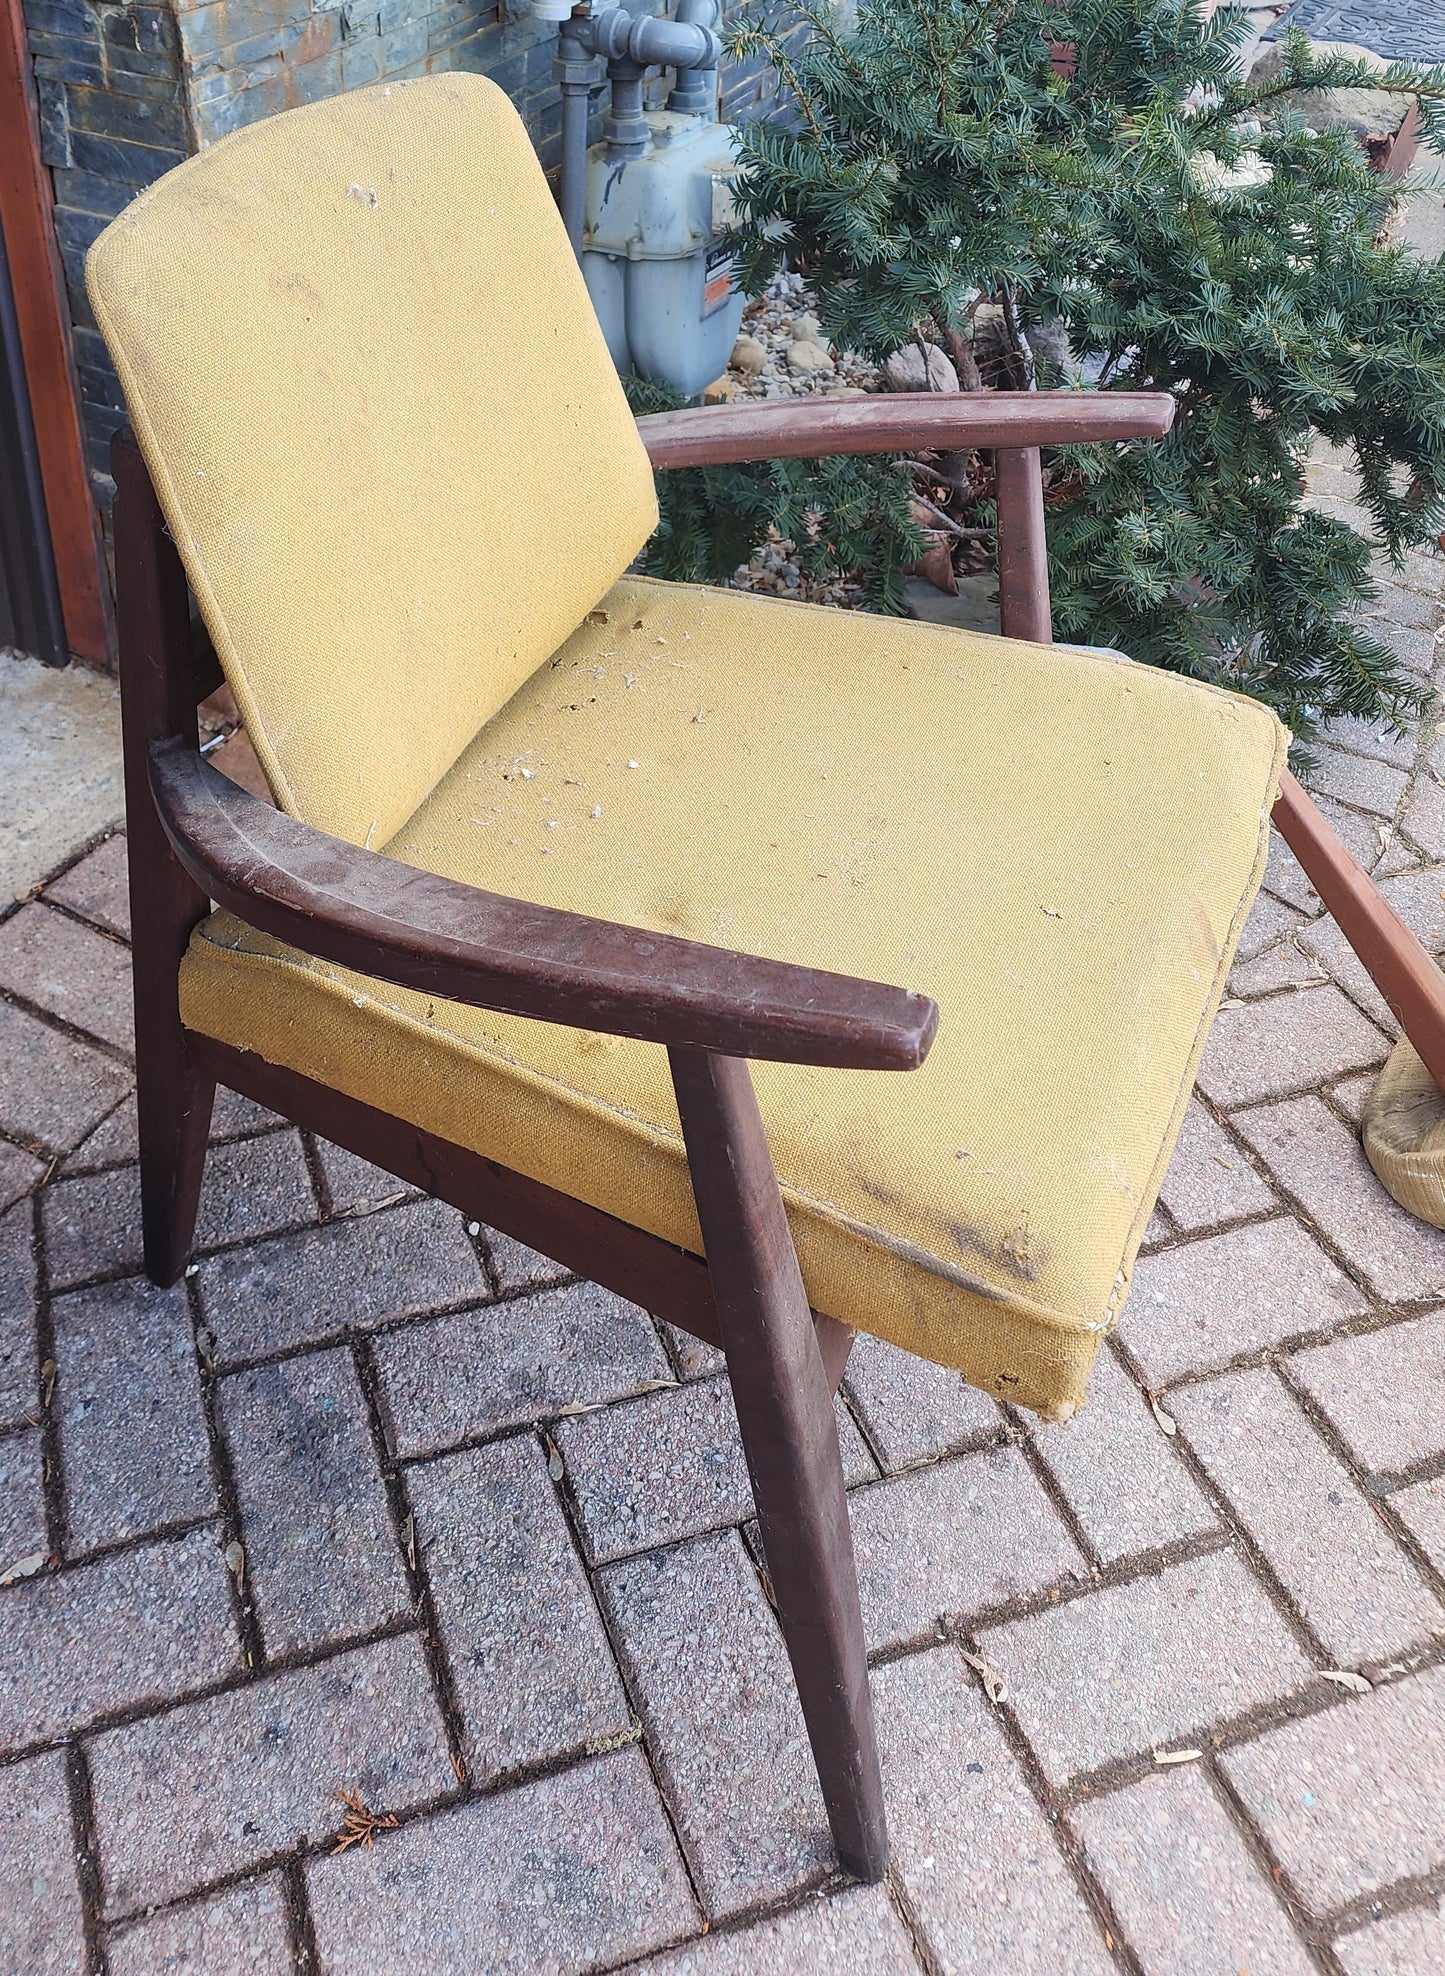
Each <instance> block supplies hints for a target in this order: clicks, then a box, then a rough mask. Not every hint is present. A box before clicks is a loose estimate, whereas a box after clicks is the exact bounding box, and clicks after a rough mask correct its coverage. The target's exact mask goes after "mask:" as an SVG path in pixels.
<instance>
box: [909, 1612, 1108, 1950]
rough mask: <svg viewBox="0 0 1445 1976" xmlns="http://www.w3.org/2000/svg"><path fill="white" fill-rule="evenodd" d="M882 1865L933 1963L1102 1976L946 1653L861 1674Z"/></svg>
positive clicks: (1014, 1767)
mask: <svg viewBox="0 0 1445 1976" xmlns="http://www.w3.org/2000/svg"><path fill="white" fill-rule="evenodd" d="M873 1692H874V1697H875V1700H876V1705H877V1709H878V1735H879V1742H880V1744H881V1746H882V1755H883V1784H884V1795H885V1797H886V1799H887V1804H888V1829H889V1836H890V1838H891V1840H892V1853H893V1865H894V1868H895V1870H896V1872H897V1874H898V1876H899V1878H900V1879H901V1881H902V1882H903V1885H904V1887H905V1888H906V1889H907V1892H908V1897H909V1900H910V1901H911V1903H912V1905H913V1910H914V1913H915V1914H916V1916H917V1918H918V1921H919V1924H920V1927H921V1929H922V1932H923V1934H924V1937H925V1939H926V1941H927V1943H928V1946H929V1948H930V1950H931V1951H932V1953H933V1955H934V1956H935V1957H936V1958H937V1961H938V1965H939V1967H941V1968H943V1969H947V1970H958V1971H963V1970H998V1971H1000V1972H1002V1971H1005V1970H1007V1971H1008V1972H1009V1976H1105V1972H1107V1971H1111V1970H1113V1968H1114V1966H1115V1965H1114V1962H1113V1959H1112V1957H1111V1956H1110V1955H1109V1954H1108V1952H1107V1950H1106V1949H1105V1947H1104V1943H1103V1938H1102V1937H1101V1935H1100V1934H1099V1932H1098V1929H1097V1926H1096V1924H1095V1922H1094V1918H1093V1916H1092V1914H1091V1913H1090V1911H1089V1909H1088V1907H1087V1906H1086V1904H1085V1902H1084V1898H1083V1896H1082V1894H1081V1893H1080V1892H1079V1889H1078V1886H1077V1885H1076V1883H1075V1881H1074V1878H1073V1875H1072V1874H1071V1873H1070V1871H1069V1869H1068V1867H1067V1866H1066V1864H1065V1862H1064V1859H1063V1856H1062V1854H1061V1853H1060V1851H1059V1849H1058V1846H1057V1845H1056V1843H1055V1840H1054V1837H1053V1834H1052V1833H1051V1832H1050V1830H1049V1826H1048V1823H1047V1821H1046V1820H1045V1818H1044V1815H1043V1813H1042V1812H1041V1811H1040V1810H1039V1808H1038V1805H1037V1804H1036V1802H1035V1801H1034V1798H1033V1796H1032V1794H1031V1793H1030V1791H1029V1789H1028V1786H1027V1785H1026V1783H1025V1782H1024V1779H1023V1776H1022V1775H1021V1773H1020V1771H1019V1767H1018V1764H1017V1763H1016V1761H1015V1759H1014V1756H1013V1753H1012V1751H1011V1750H1010V1749H1009V1747H1008V1744H1007V1742H1006V1741H1005V1739H1004V1735H1003V1731H1002V1729H1001V1727H1000V1725H999V1723H998V1721H997V1719H996V1718H995V1717H994V1716H993V1714H992V1713H991V1712H990V1710H989V1707H988V1705H987V1704H986V1703H985V1701H984V1700H983V1697H982V1695H981V1694H980V1692H979V1690H978V1687H977V1686H976V1684H975V1683H974V1681H973V1678H972V1676H971V1675H970V1673H969V1671H968V1668H967V1667H966V1666H965V1664H964V1661H963V1658H962V1656H961V1655H960V1654H958V1653H957V1652H956V1651H955V1650H954V1649H952V1648H949V1647H945V1648H940V1649H939V1650H938V1651H937V1652H934V1653H927V1654H917V1655H915V1656H914V1657H913V1658H912V1659H909V1660H900V1661H895V1662H894V1663H893V1664H892V1665H891V1666H889V1667H881V1668H879V1669H878V1671H877V1672H876V1673H875V1674H874V1676H873Z"/></svg>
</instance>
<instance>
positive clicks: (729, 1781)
mask: <svg viewBox="0 0 1445 1976" xmlns="http://www.w3.org/2000/svg"><path fill="white" fill-rule="evenodd" d="M598 1584H599V1586H600V1589H601V1594H602V1599H603V1603H604V1604H605V1606H606V1607H607V1610H608V1614H609V1616H610V1618H611V1620H612V1627H613V1633H614V1636H615V1637H616V1638H617V1639H618V1641H619V1643H620V1651H621V1654H622V1661H623V1667H624V1669H625V1671H626V1673H627V1676H628V1680H629V1682H630V1683H631V1686H632V1691H633V1693H634V1694H635V1695H636V1696H637V1698H638V1703H639V1706H640V1708H641V1711H642V1719H643V1722H644V1725H645V1727H646V1730H647V1736H648V1744H649V1747H650V1748H651V1750H652V1753H653V1757H654V1760H655V1761H656V1763H657V1768H658V1773H659V1775H660V1776H661V1779H662V1786H663V1789H664V1791H666V1793H667V1796H668V1801H669V1803H670V1804H671V1807H672V1811H673V1815H674V1816H675V1818H676V1819H677V1823H678V1829H679V1830H680V1832H681V1834H682V1840H683V1844H684V1845H685V1846H686V1847H687V1851H688V1857H689V1861H690V1863H691V1866H692V1870H693V1877H694V1879H695V1880H696V1882H697V1885H698V1889H699V1891H700V1893H701V1895H702V1898H703V1904H704V1905H705V1907H706V1908H707V1911H708V1913H709V1914H710V1915H712V1916H713V1917H714V1918H716V1917H718V1916H720V1915H723V1914H729V1913H734V1912H736V1911H737V1910H738V1909H739V1908H743V1907H749V1906H752V1905H753V1904H754V1903H756V1902H759V1901H765V1900H776V1899H778V1898H779V1897H780V1896H782V1895H783V1894H786V1893H789V1892H791V1891H792V1890H793V1889H795V1888H797V1887H800V1886H803V1885H805V1884H806V1883H807V1882H808V1881H809V1880H813V1879H817V1878H818V1877H820V1876H821V1874H822V1873H824V1872H825V1871H826V1870H827V1869H828V1868H829V1867H831V1866H832V1864H833V1847H832V1841H831V1839H830V1837H829V1833H828V1824H827V1815H826V1813H825V1811H824V1809H823V1796H822V1792H821V1790H820V1789H819V1786H818V1778H817V1773H816V1771H815V1770H814V1767H813V1758H812V1752H811V1750H810V1748H809V1745H808V1738H807V1732H806V1730H805V1729H804V1726H803V1712H802V1709H801V1707H800V1705H799V1702H798V1693H797V1688H796V1687H795V1685H794V1682H793V1674H792V1669H791V1667H790V1666H789V1664H788V1657H787V1653H786V1651H785V1649H784V1647H783V1639H782V1635H781V1633H780V1632H779V1630H778V1625H777V1621H776V1619H775V1618H774V1616H773V1614H772V1611H771V1610H770V1608H769V1606H768V1604H767V1601H766V1600H765V1599H764V1597H763V1594H762V1589H761V1587H760V1586H759V1584H758V1579H757V1574H756V1572H755V1571H754V1570H753V1567H752V1565H751V1564H750V1563H749V1562H748V1559H747V1555H746V1553H745V1552H744V1550H743V1546H742V1540H741V1538H740V1537H739V1536H738V1535H737V1533H736V1532H735V1531H731V1530H730V1531H727V1532H726V1533H724V1534H722V1535H720V1536H715V1537H698V1538H695V1539H693V1541H692V1542H690V1543H687V1544H682V1545H680V1546H679V1547H678V1548H677V1549H676V1550H672V1551H653V1552H649V1553H646V1554H644V1555H643V1556H642V1557H637V1558H631V1559H629V1560H628V1561H627V1562H626V1563H624V1564H615V1565H610V1566H608V1568H607V1569H606V1570H605V1571H602V1572H600V1573H599V1574H598Z"/></svg>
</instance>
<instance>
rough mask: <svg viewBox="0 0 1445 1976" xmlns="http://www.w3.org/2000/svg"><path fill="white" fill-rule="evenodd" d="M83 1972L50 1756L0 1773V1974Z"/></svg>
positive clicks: (74, 1891)
mask: <svg viewBox="0 0 1445 1976" xmlns="http://www.w3.org/2000/svg"><path fill="white" fill-rule="evenodd" d="M0 1597H3V1594H0ZM86 1966H87V1964H86V1954H85V1923H84V1918H83V1913H82V1909H81V1905H80V1883H79V1881H78V1880H77V1878H76V1873H75V1841H74V1839H73V1838H72V1836H71V1823H70V1794H69V1791H68V1790H67V1788H66V1782H65V1757H64V1754H63V1753H62V1752H60V1751H55V1752H53V1753H51V1754H49V1755H46V1756H33V1757H31V1758H30V1759H29V1761H28V1762H26V1763H13V1764H11V1765H10V1766H9V1767H8V1768H7V1769H3V1770H0V1968H3V1969H4V1970H5V1973H6V1976H76V1972H77V1971H79V1970H82V1969H84V1968H85V1967H86Z"/></svg>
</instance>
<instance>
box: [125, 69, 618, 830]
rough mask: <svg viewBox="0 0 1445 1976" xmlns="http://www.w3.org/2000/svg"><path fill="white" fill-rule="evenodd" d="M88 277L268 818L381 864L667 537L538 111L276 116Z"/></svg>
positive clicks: (144, 207)
mask: <svg viewBox="0 0 1445 1976" xmlns="http://www.w3.org/2000/svg"><path fill="white" fill-rule="evenodd" d="M86 273H87V281H88V284H89V289H90V294H91V299H92V302H93V305H94V308H95V316H96V321H97V322H98V323H99V325H100V328H101V331H102V333H103V335H104V337H105V340H106V343H107V346H108V347H109V350H110V353H111V356H112V357H113V358H114V360H115V365H116V369H117V371H118V373H119V375H120V379H121V382H122V384H123V385H124V386H125V395H126V403H127V405H128V407H129V409H130V415H131V420H132V422H133V424H134V427H135V431H136V437H137V439H138V440H139V442H140V446H141V450H142V452H143V453H144V455H145V458H146V463H147V465H148V466H149V468H150V472H151V477H152V479H153V480H154V482H155V485H156V490H157V493H158V495H159V497H160V501H161V505H162V507H163V508H164V510H165V516H166V520H167V522H168V524H169V526H170V529H171V532H172V534H173V535H174V537H175V540H176V543H177V546H178V547H179V549H180V551H181V555H182V557H183V559H184V561H185V565H186V573H187V575H188V576H189V577H190V580H191V586H192V588H193V589H194V591H195V593H196V596H197V599H198V601H199V603H200V606H201V610H202V613H203V615H204V617H205V620H206V624H207V627H208V628H209V630H210V633H211V636H212V638H213V639H214V641H215V645H216V650H217V652H218V653H219V654H220V658H221V662H222V665H223V666H224V668H225V672H226V678H227V680H228V681H229V683H230V686H231V688H232V690H233V691H234V693H235V695H236V699H237V701H238V703H239V705H240V708H241V711H242V713H243V714H244V716H245V720H246V726H247V730H248V731H249V733H250V736H251V739H252V741H253V742H254V744H255V748H256V753H257V755H258V756H259V757H260V760H261V765H262V767H263V768H264V769H265V771H266V775H267V779H268V780H269V782H270V784H271V787H272V789H273V791H274V792H275V794H276V797H277V799H278V801H279V802H280V803H281V805H282V807H283V808H284V809H287V810H289V811H291V812H292V814H293V815H296V816H301V817H305V818H306V819H307V821H308V822H310V823H314V824H317V825H319V826H320V827H321V828H322V829H325V830H329V831H331V832H333V833H334V834H335V835H337V836H341V837H346V838H348V839H350V841H351V842H353V843H357V844H361V843H368V842H369V843H371V844H373V845H375V844H384V843H385V842H386V840H387V838H388V837H390V836H391V835H392V833H393V832H394V831H395V830H396V829H397V827H398V825H400V824H401V823H403V822H404V821H405V820H406V818H407V817H409V816H410V815H411V813H412V812H413V810H415V808H416V806H417V804H418V803H419V802H420V801H421V800H422V798H423V797H424V796H425V795H426V794H427V792H428V791H429V790H430V789H431V788H432V787H433V785H434V784H435V783H436V782H437V780H438V778H439V777H440V776H441V775H442V774H443V773H444V772H445V771H446V770H447V769H449V768H450V767H451V765H452V763H453V762H454V761H455V760H456V758H457V756H458V755H459V754H460V753H461V751H462V749H463V748H464V747H465V746H466V745H467V743H468V742H469V741H470V740H471V739H472V736H473V735H474V734H475V733H476V731H477V729H478V728H479V727H480V726H481V724H482V722H483V721H484V720H486V719H487V718H488V716H489V715H491V714H493V713H495V712H496V710H497V708H498V707H500V706H501V705H502V704H503V702H504V701H505V700H506V699H507V698H508V696H509V695H510V694H512V693H513V692H515V691H516V689H517V687H518V686H520V685H521V683H522V682H523V680H525V679H527V678H528V677H529V676H530V675H531V674H532V673H533V672H534V671H535V670H536V668H537V667H538V666H539V665H541V664H542V662H543V661H544V660H545V659H547V658H548V657H550V655H551V654H552V653H553V652H554V651H555V650H556V649H557V647H558V645H559V644H561V642H562V640H563V639H564V638H566V637H567V636H568V635H569V633H570V632H571V631H572V629H573V627H574V626H575V625H576V624H577V623H578V622H579V621H580V620H581V618H582V617H583V616H584V614H585V613H586V612H587V611H588V610H590V608H591V607H592V605H593V604H595V603H596V602H597V600H598V598H599V597H600V596H601V595H602V593H603V592H604V591H605V590H606V589H607V588H608V587H609V585H611V584H612V583H613V582H614V581H615V580H616V579H617V577H618V576H620V575H621V573H622V571H623V570H624V569H626V567H627V565H628V564H629V563H630V562H631V561H632V559H633V557H634V556H635V555H636V554H637V551H638V549H639V548H640V547H641V546H642V544H643V542H645V541H646V539H647V537H648V536H649V535H650V534H651V532H652V530H653V528H654V527H655V525H656V520H657V504H656V499H655V496H654V492H653V482H652V473H651V470H650V468H649V466H648V462H647V457H646V454H645V453H644V451H643V448H642V443H641V441H640V440H639V438H638V436H637V428H636V425H635V423H634V421H633V419H632V417H631V414H630V413H629V411H628V408H627V402H626V399H625V398H624V396H623V393H622V388H621V386H620V384H619V383H618V379H617V373H616V371H615V370H614V368H613V365H612V361H611V359H610V357H609V356H608V354H607V347H606V344H605V343H604V341H603V338H602V332H601V330H600V329H599V327H598V324H597V317H596V315H595V313H594V311H593V308H592V304H591V302H590V301H589V300H588V297H587V291H586V288H585V287H584V285H583V282H582V276H581V273H580V271H579V269H578V267H577V262H576V259H575V257H574V256H573V254H572V250H571V248H570V247H569V246H568V244H567V237H566V233H565V232H564V230H563V226H562V222H561V219H560V217H559V215H558V212H557V207H556V204H555V202H554V200H553V198H552V195H551V193H550V192H549V190H548V188H547V183H546V180H545V178H544V177H543V174H542V169H541V166H540V165H539V164H538V162H537V158H536V154H535V153H534V151H533V149H532V146H531V143H530V141H529V139H528V137H527V133H526V131H525V129H524V128H523V126H522V123H521V120H520V118H519V117H518V115H517V113H516V111H515V110H514V109H513V107H512V105H511V104H510V103H509V102H508V101H507V98H506V97H505V96H504V95H503V94H502V92H501V90H499V89H497V88H496V87H495V86H494V85H493V84H492V83H490V82H487V81H485V80H483V78H482V77H480V76H474V75H464V74H452V75H444V76H427V77H424V78H422V79H420V80H418V81H413V82H397V83H389V84H387V85H385V86H384V87H380V88H376V89H365V90H358V91H355V92H353V93H351V94H349V95H344V96H337V97H333V98H331V99H330V100H328V101H326V102H322V103H314V104H311V105H309V106H308V107H306V108H304V109H299V110H293V111H289V112H288V113H287V114H285V115H284V116H278V117H272V118H268V119H267V120H266V121H265V122H264V123H258V124H254V125H252V126H251V127H250V128H249V129H246V130H242V131H238V132H237V133H236V134H235V135H234V136H232V137H228V138H226V139H225V140H224V141H223V142H221V143H219V144H217V145H214V146H213V147H212V148H211V149H210V150H207V151H204V152H202V153H201V154H200V155H199V156H198V157H195V158H192V159H190V160H189V161H188V162H187V163H185V164H183V165H180V166H178V167H177V169H176V170H175V171H173V172H168V173H167V174H166V176H165V177H164V178H162V179H159V180H157V182H156V183H155V184H154V185H152V186H151V187H150V188H149V189H148V190H147V191H146V192H144V193H142V194H141V196H140V198H138V199H137V200H136V201H135V202H134V203H133V204H132V205H130V206H128V207H127V208H126V210H125V211H124V212H123V213H122V214H121V215H120V217H119V218H118V219H117V220H115V221H114V222H113V223H112V225H111V226H109V227H108V228H107V229H106V231H105V232H104V233H103V234H102V235H101V236H100V238H99V239H98V240H97V241H96V243H95V245H94V247H93V248H92V249H91V252H90V256H89V260H88V263H87V271H86ZM584 519H585V526H584V525H583V521H584Z"/></svg>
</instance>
